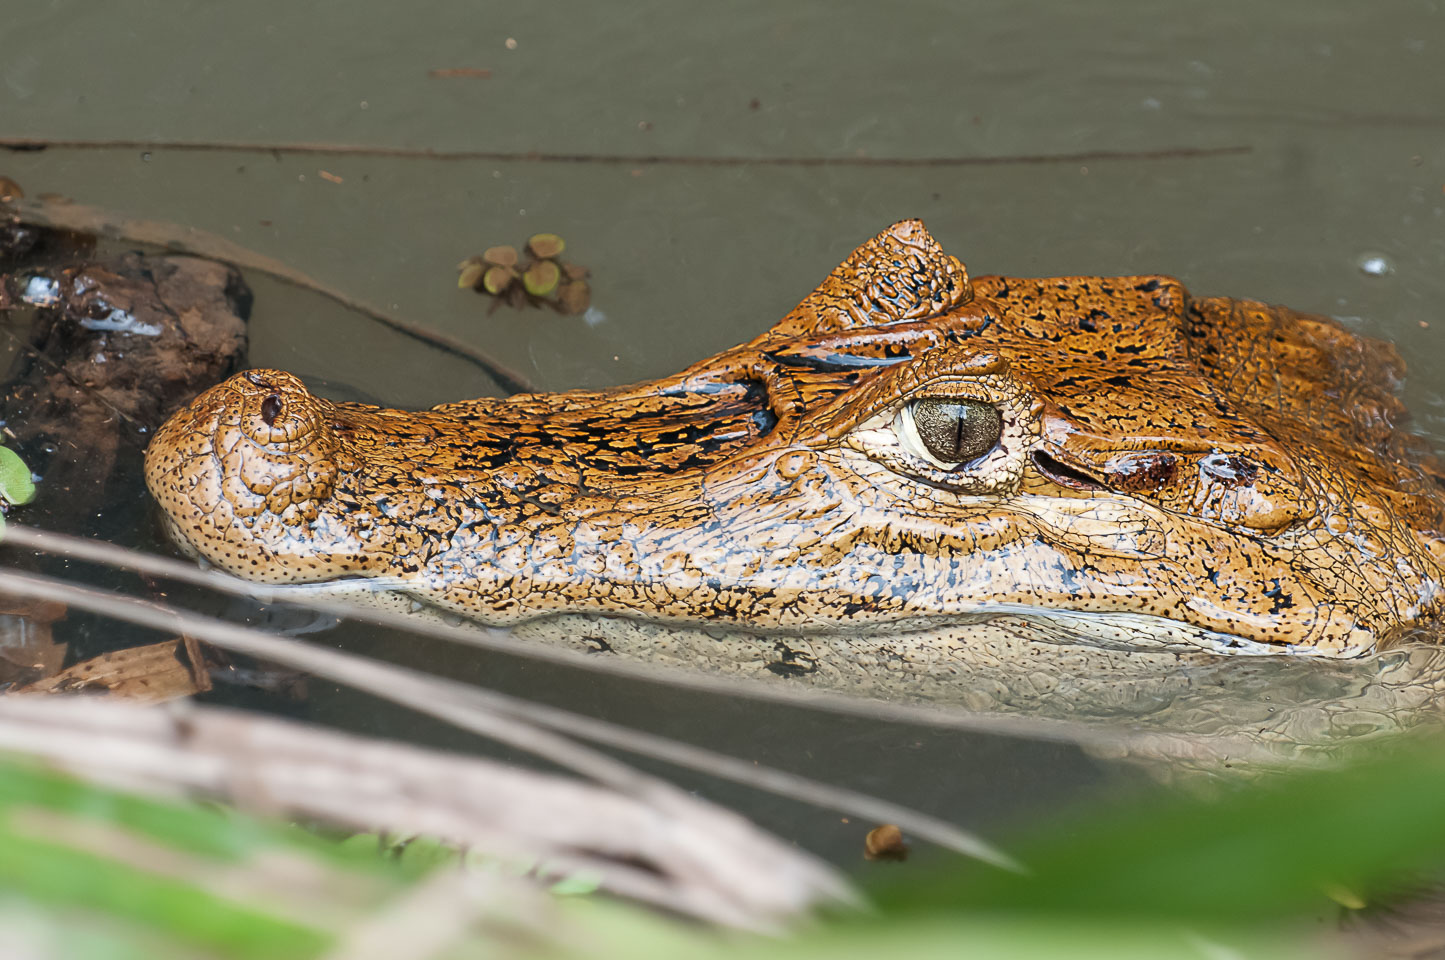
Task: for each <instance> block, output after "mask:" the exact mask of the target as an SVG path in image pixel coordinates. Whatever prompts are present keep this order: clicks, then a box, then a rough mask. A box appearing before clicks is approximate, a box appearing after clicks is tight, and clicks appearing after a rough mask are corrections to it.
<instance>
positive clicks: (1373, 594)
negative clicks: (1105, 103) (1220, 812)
mask: <svg viewBox="0 0 1445 960" xmlns="http://www.w3.org/2000/svg"><path fill="white" fill-rule="evenodd" d="M1401 372H1402V367H1401V363H1400V361H1399V358H1398V356H1397V355H1396V353H1395V352H1394V350H1393V349H1392V348H1391V347H1390V346H1388V345H1386V344H1383V343H1380V342H1377V341H1373V340H1367V339H1364V338H1361V337H1356V336H1354V335H1352V334H1351V333H1349V332H1348V331H1346V330H1344V329H1343V328H1341V327H1340V325H1339V324H1337V323H1335V322H1334V321H1332V320H1329V319H1326V318H1323V317H1317V316H1310V315H1307V314H1300V313H1295V312H1293V311H1291V310H1288V309H1284V308H1281V307H1271V306H1266V305H1264V304H1261V303H1256V302H1253V301H1247V300H1231V299H1224V298H1209V299H1192V298H1190V297H1189V295H1188V294H1187V293H1186V291H1185V290H1184V288H1183V287H1182V286H1181V285H1180V284H1179V283H1178V282H1177V281H1175V280H1173V279H1169V278H1167V277H1114V278H1100V277H1062V278H1053V279H1016V278H1004V277H978V278H974V279H972V280H971V281H970V279H969V277H968V275H967V273H966V272H965V269H964V267H963V264H961V263H960V262H959V261H958V260H956V259H955V258H953V257H950V256H948V255H946V254H944V253H943V252H942V250H941V249H939V247H938V244H937V243H936V242H935V241H934V240H933V238H932V237H930V236H929V235H928V233H927V232H926V231H925V230H924V228H923V225H922V224H921V223H919V222H918V221H904V222H902V223H899V224H895V225H894V226H893V227H891V228H889V229H888V230H886V231H884V232H883V233H882V234H880V235H879V236H878V237H876V238H875V239H873V240H871V241H869V242H868V243H866V244H864V245H863V246H862V247H860V248H859V249H858V250H857V251H855V252H854V253H853V255H852V256H850V257H849V258H848V260H847V261H845V262H844V263H843V264H842V265H841V266H840V267H839V268H838V269H837V270H835V271H834V272H833V273H832V274H831V275H830V276H829V277H828V278H827V280H825V281H824V283H823V284H822V286H820V287H819V288H818V289H817V290H816V291H814V292H813V293H812V294H811V295H810V296H809V297H808V298H807V299H806V300H804V301H803V302H802V303H801V304H800V305H799V306H798V307H797V308H795V309H794V310H793V311H792V312H790V313H789V314H788V315H787V316H786V317H784V318H783V320H782V321H781V322H780V323H778V324H777V325H776V326H774V327H773V328H772V329H770V330H768V331H767V332H765V333H763V334H762V335H760V336H759V337H757V338H756V339H755V340H752V341H751V342H749V343H746V344H744V345H742V346H739V347H736V348H734V349H731V350H728V351H726V352H724V353H722V354H720V355H718V356H716V357H713V358H710V359H708V360H704V361H702V362H700V363H698V364H696V365H694V366H692V367H690V368H688V369H687V370H685V371H683V372H682V373H680V374H678V375H676V376H673V377H667V378H663V379H660V380H654V381H650V382H646V383H641V384H636V385H633V386H627V387H619V388H615V389H609V390H601V391H573V392H567V393H558V394H528V395H521V396H515V397H510V398H507V399H482V400H474V401H469V402H465V403H453V404H445V405H442V406H439V407H434V408H432V409H430V410H425V411H420V412H405V411H400V410H388V409H380V408H377V407H372V406H367V405H362V404H355V403H332V402H330V401H327V400H323V399H320V398H317V397H313V396H311V395H310V394H309V393H307V391H306V389H305V388H304V387H303V386H302V384H301V382H300V381H299V380H297V379H296V378H295V377H293V376H291V375H289V374H286V373H283V372H280V371H276V370H254V371H251V372H249V373H245V374H241V375H238V376H236V377H233V378H231V379H230V380H227V381H225V382H224V383H222V384H220V385H218V386H216V387H214V388H212V389H211V390H208V391H207V392H206V393H204V394H202V395H201V396H200V397H199V398H197V399H196V400H195V402H194V403H192V404H191V406H190V407H189V408H188V409H186V410H184V411H182V412H181V413H179V414H177V415H176V416H175V417H174V418H173V419H172V420H170V421H169V422H168V423H167V424H166V425H165V426H164V427H163V428H162V429H161V430H160V431H159V432H158V433H157V434H156V436H155V438H154V440H153V441H152V442H151V445H150V449H149V450H148V451H147V454H146V471H147V482H148V485H149V487H150V490H151V492H152V494H154V496H155V497H156V499H157V500H158V501H159V502H160V504H161V506H162V507H163V509H164V511H165V514H166V516H167V518H168V522H169V525H170V527H171V529H172V532H173V533H174V535H175V536H176V538H177V539H178V540H179V541H180V542H182V543H183V544H184V545H186V546H188V547H189V548H190V549H191V550H193V551H194V552H196V553H198V554H200V555H201V556H203V557H205V558H206V559H208V560H210V561H211V562H212V563H214V564H216V565H218V566H220V567H222V568H224V569H226V570H229V571H231V572H233V573H235V574H238V575H240V576H243V577H248V578H251V579H255V580H263V581H267V582H272V583H309V582H318V581H326V580H332V579H336V578H344V577H368V578H379V579H380V580H381V581H382V585H383V586H385V587H386V588H387V589H390V590H395V591H399V592H401V593H404V594H406V595H408V596H410V597H413V598H416V599H419V600H422V601H425V602H426V603H428V604H432V605H436V606H440V607H443V608H447V609H450V610H454V611H458V612H460V613H462V614H465V615H467V616H470V617H473V618H476V619H478V620H482V621H486V622H490V623H516V622H519V621H524V620H528V619H531V618H536V617H540V616H544V615H548V614H555V613H562V612H566V613H601V614H611V615H619V616H623V617H632V618H644V619H648V620H652V621H660V622H664V623H672V624H705V625H716V626H721V627H726V628H736V629H738V630H742V631H759V632H772V631H778V632H782V633H787V634H791V635H814V636H819V635H833V634H849V633H852V634H860V633H866V632H869V631H875V632H876V631H878V630H880V629H886V628H890V627H891V628H896V629H893V630H891V632H892V633H893V634H894V635H895V638H894V640H893V641H892V644H893V646H894V647H897V646H898V645H899V644H900V643H902V644H906V643H907V642H908V641H907V638H906V637H898V636H896V634H898V633H899V631H903V630H920V629H922V628H925V627H927V628H939V627H944V628H946V627H948V625H949V624H952V623H960V622H967V621H969V620H973V621H977V620H978V619H979V615H980V614H989V613H991V612H998V611H1015V612H1017V610H1018V609H1019V608H1024V607H1026V608H1034V609H1038V608H1046V609H1050V610H1060V611H1075V612H1083V613H1105V614H1136V615H1144V616H1147V617H1155V618H1163V620H1164V621H1171V622H1173V623H1172V625H1173V626H1177V627H1179V628H1181V629H1183V630H1184V631H1185V632H1186V633H1189V634H1191V635H1194V636H1197V637H1209V638H1213V640H1212V641H1211V642H1212V643H1213V644H1214V646H1213V649H1216V650H1220V649H1229V648H1230V646H1231V644H1235V643H1236V642H1237V641H1243V642H1242V643H1238V644H1237V645H1238V647H1239V648H1241V649H1251V650H1259V649H1285V648H1287V649H1294V650H1308V651H1309V652H1312V653H1318V654H1326V655H1333V656H1356V655H1359V654H1362V653H1364V652H1367V651H1371V650H1379V649H1384V648H1385V647H1387V646H1389V645H1390V644H1392V643H1394V642H1395V641H1397V640H1398V639H1400V638H1401V637H1404V636H1408V635H1409V634H1411V633H1412V632H1413V631H1416V630H1417V629H1418V628H1421V627H1423V626H1426V625H1427V624H1429V623H1431V622H1432V621H1434V620H1435V619H1436V618H1437V617H1438V616H1439V615H1440V612H1441V606H1442V598H1441V590H1440V584H1441V579H1442V564H1445V541H1442V538H1441V533H1440V531H1441V518H1442V508H1445V486H1442V485H1445V480H1442V477H1441V474H1440V473H1439V472H1438V469H1437V467H1436V465H1435V464H1434V463H1433V462H1432V461H1430V460H1429V459H1428V458H1427V457H1426V456H1424V455H1423V454H1421V453H1420V452H1419V451H1418V450H1417V449H1415V447H1414V446H1413V445H1412V443H1411V441H1410V440H1409V438H1408V437H1407V436H1406V435H1405V434H1404V433H1403V431H1401V430H1400V429H1399V428H1398V425H1399V423H1400V422H1401V421H1402V420H1403V418H1404V416H1405V413H1404V410H1403V407H1402V406H1401V404H1400V403H1399V401H1398V400H1397V399H1396V398H1395V396H1394V393H1393V389H1394V386H1395V383H1396V380H1397V378H1398V376H1399V375H1400V373H1401ZM958 396H966V397H972V398H975V399H980V400H984V401H987V402H989V403H992V404H993V405H994V406H995V407H997V408H998V410H999V411H1000V413H1001V415H1002V419H1003V424H1004V429H1003V436H1002V439H1001V442H1000V444H999V445H998V446H997V447H996V448H995V449H994V450H993V451H992V452H991V453H989V454H987V455H986V456H984V457H983V458H981V459H980V460H979V461H978V462H976V463H973V464H968V465H966V466H964V467H962V468H960V469H958V470H956V471H952V472H948V471H944V470H940V469H939V468H937V467H935V466H932V465H930V464H929V463H927V462H926V461H924V460H921V459H920V458H919V457H917V456H915V455H913V454H911V453H909V452H908V451H907V450H906V449H904V447H903V446H901V445H900V442H899V439H898V435H897V432H896V430H895V428H894V422H895V414H896V412H897V411H898V410H899V408H900V407H901V406H902V405H903V404H904V403H906V402H909V401H911V400H914V399H917V398H919V397H958ZM1105 619H1106V620H1107V618H1105ZM1140 622H1142V621H1140ZM1161 622H1162V621H1161ZM828 649H831V650H846V649H847V648H846V646H844V647H830V648H828ZM825 655H832V654H825ZM774 672H779V671H777V670H775V671H774Z"/></svg>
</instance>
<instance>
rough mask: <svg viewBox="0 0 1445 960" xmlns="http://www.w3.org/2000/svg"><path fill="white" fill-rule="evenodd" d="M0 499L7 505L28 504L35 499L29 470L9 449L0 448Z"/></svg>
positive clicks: (33, 483) (33, 484)
mask: <svg viewBox="0 0 1445 960" xmlns="http://www.w3.org/2000/svg"><path fill="white" fill-rule="evenodd" d="M0 498H3V499H4V500H5V502H7V503H14V504H21V503H29V502H30V501H31V500H34V499H35V482H34V481H33V480H31V479H30V468H29V467H27V466H26V465H25V461H24V460H21V459H20V455H19V454H17V453H16V452H15V451H14V450H11V449H10V448H9V447H0Z"/></svg>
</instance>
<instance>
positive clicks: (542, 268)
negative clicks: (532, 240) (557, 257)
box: [522, 260, 562, 297]
mask: <svg viewBox="0 0 1445 960" xmlns="http://www.w3.org/2000/svg"><path fill="white" fill-rule="evenodd" d="M561 279H562V271H561V270H560V269H558V267H557V265H556V264H555V263H553V262H552V261H551V260H538V261H537V262H536V263H534V264H532V265H531V266H530V267H528V268H527V272H526V273H524V274H522V283H523V284H524V285H526V287H527V292H528V293H530V294H531V295H532V296H534V297H545V296H547V295H549V294H550V293H551V292H552V291H553V290H556V289H557V283H558V282H559V281H560V280H561Z"/></svg>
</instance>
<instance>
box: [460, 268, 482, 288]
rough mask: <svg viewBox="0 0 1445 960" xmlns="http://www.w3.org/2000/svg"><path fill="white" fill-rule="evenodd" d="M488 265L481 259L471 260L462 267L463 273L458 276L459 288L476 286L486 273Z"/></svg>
mask: <svg viewBox="0 0 1445 960" xmlns="http://www.w3.org/2000/svg"><path fill="white" fill-rule="evenodd" d="M486 271H487V265H486V264H485V263H481V262H480V261H475V262H470V263H468V264H466V266H464V267H462V271H461V273H460V274H459V275H458V276H457V289H459V290H466V289H467V288H468V287H475V286H476V285H477V283H478V281H480V280H481V279H482V274H483V273H486Z"/></svg>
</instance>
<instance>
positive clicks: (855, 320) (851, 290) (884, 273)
mask: <svg viewBox="0 0 1445 960" xmlns="http://www.w3.org/2000/svg"><path fill="white" fill-rule="evenodd" d="M972 298H973V287H972V286H971V285H970V284H969V282H968V270H967V269H966V268H965V267H964V265H963V263H962V262H961V261H959V259H958V258H957V257H951V256H949V255H948V254H946V253H944V252H943V248H942V247H940V246H939V245H938V241H937V240H935V239H933V237H932V236H931V235H930V234H929V232H928V230H927V228H925V227H924V226H923V221H922V220H900V221H899V222H898V223H895V224H894V225H893V226H891V227H889V228H888V229H887V230H884V231H883V232H882V233H880V234H878V236H876V237H874V238H873V239H872V240H869V241H868V242H867V243H865V244H863V245H862V246H861V247H859V248H858V249H857V250H854V251H853V253H852V254H850V255H849V257H848V259H847V260H844V261H843V262H842V263H841V264H840V265H839V266H838V268H837V269H835V270H834V271H833V272H832V273H830V274H829V275H828V279H826V280H824V281H823V283H822V285H821V286H819V287H818V289H816V290H814V291H813V292H812V293H811V294H809V295H808V297H807V299H805V300H804V301H803V302H802V303H800V304H798V305H797V306H796V307H794V308H793V310H792V311H791V312H790V313H789V314H788V315H787V316H786V317H784V318H783V319H782V320H781V321H780V322H779V323H778V324H777V326H776V327H774V328H773V329H774V332H776V333H778V334H780V335H782V336H799V335H802V334H826V333H837V332H840V331H844V330H856V329H858V328H860V327H875V326H881V325H885V324H890V323H907V322H911V321H917V320H927V319H929V318H930V317H936V316H941V315H943V314H946V313H948V312H950V311H951V310H954V309H956V308H957V307H960V306H962V305H963V304H965V303H967V302H968V301H969V300H971V299H972Z"/></svg>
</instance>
